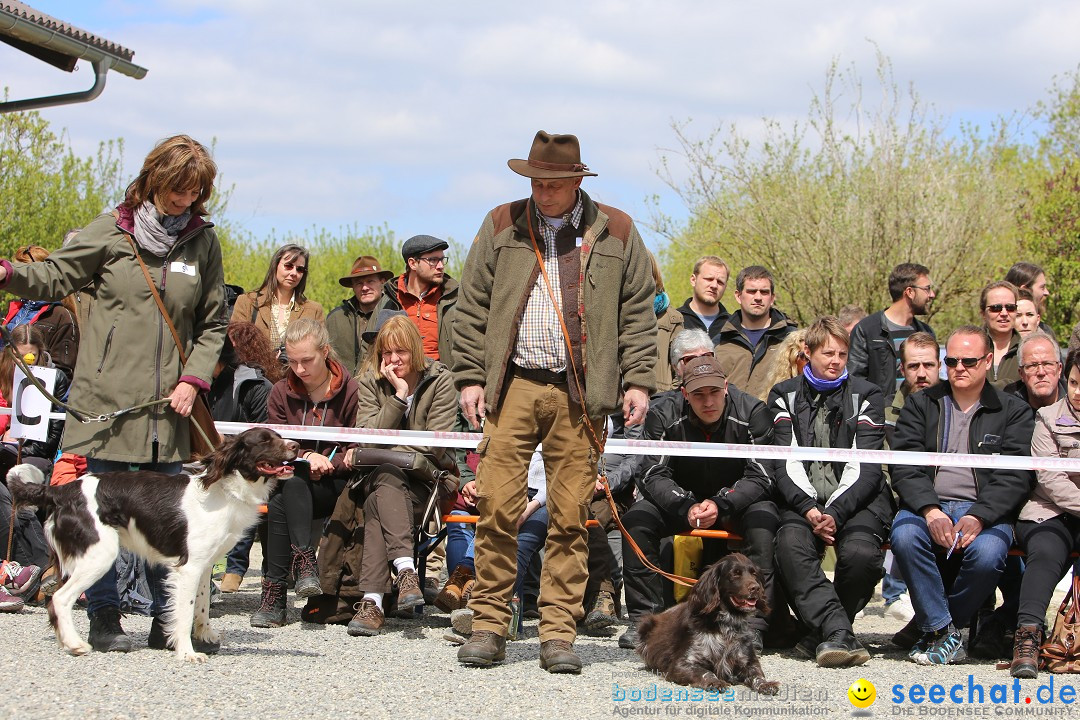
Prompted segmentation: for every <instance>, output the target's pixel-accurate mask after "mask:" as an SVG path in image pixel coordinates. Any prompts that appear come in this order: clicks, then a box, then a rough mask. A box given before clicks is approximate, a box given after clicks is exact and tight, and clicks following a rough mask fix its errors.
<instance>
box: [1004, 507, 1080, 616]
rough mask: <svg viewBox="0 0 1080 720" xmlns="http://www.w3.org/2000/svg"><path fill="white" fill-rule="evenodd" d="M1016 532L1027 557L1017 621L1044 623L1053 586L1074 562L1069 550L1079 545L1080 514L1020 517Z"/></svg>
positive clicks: (1079, 546) (1079, 547)
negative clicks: (1040, 518) (1039, 519)
mask: <svg viewBox="0 0 1080 720" xmlns="http://www.w3.org/2000/svg"><path fill="white" fill-rule="evenodd" d="M1016 536H1017V539H1018V540H1019V541H1020V547H1022V548H1023V549H1024V555H1025V556H1026V559H1027V570H1026V571H1025V572H1024V577H1023V580H1022V582H1021V585H1020V610H1019V612H1018V613H1017V616H1016V623H1017V626H1020V625H1037V626H1039V627H1043V626H1044V625H1045V624H1046V610H1047V607H1048V606H1049V605H1050V598H1051V597H1052V596H1053V594H1054V586H1056V585H1057V584H1058V581H1059V580H1061V578H1063V577H1064V576H1065V573H1066V572H1067V571H1068V569H1069V566H1070V565H1071V564H1072V562H1073V560H1072V558H1071V557H1069V554H1070V553H1071V552H1072V551H1073V550H1074V549H1080V518H1077V517H1076V516H1075V515H1069V514H1065V515H1058V516H1057V517H1055V518H1050V519H1049V520H1044V521H1043V522H1041V523H1036V522H1028V521H1026V520H1021V521H1020V522H1018V523H1016Z"/></svg>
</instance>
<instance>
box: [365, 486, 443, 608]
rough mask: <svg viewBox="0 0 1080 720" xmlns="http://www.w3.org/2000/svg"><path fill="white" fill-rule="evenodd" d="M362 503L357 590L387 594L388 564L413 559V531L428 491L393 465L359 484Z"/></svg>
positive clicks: (429, 492) (425, 501) (414, 531)
mask: <svg viewBox="0 0 1080 720" xmlns="http://www.w3.org/2000/svg"><path fill="white" fill-rule="evenodd" d="M360 489H361V491H362V493H363V497H364V503H363V509H364V550H363V553H364V554H363V557H362V558H361V560H360V580H359V583H358V584H359V589H360V591H361V592H362V593H364V592H377V593H387V592H390V590H391V589H393V586H392V584H391V582H390V563H392V562H393V561H394V560H396V559H398V558H403V557H413V550H414V545H415V535H416V527H417V525H418V523H419V522H420V521H421V519H422V518H421V517H420V516H421V515H422V514H423V512H424V507H425V505H426V503H427V501H428V498H429V497H430V495H431V488H430V487H428V486H425V485H424V484H423V483H421V482H418V481H416V480H412V479H410V478H409V477H408V476H407V475H406V474H405V472H404V471H402V470H401V469H400V468H398V467H395V466H393V465H380V466H379V467H377V468H375V469H374V470H372V471H371V473H370V474H369V475H368V476H367V477H366V478H364V480H363V482H362V483H361V484H360Z"/></svg>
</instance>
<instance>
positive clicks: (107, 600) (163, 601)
mask: <svg viewBox="0 0 1080 720" xmlns="http://www.w3.org/2000/svg"><path fill="white" fill-rule="evenodd" d="M183 468H184V464H183V463H179V462H174V463H160V462H159V463H126V462H118V461H116V460H96V459H94V458H86V471H87V472H88V473H102V472H127V471H129V470H153V471H154V472H161V473H165V474H167V475H179V474H180V471H181V470H183ZM167 575H168V570H166V569H165V568H164V567H162V566H160V565H153V564H150V563H147V564H146V581H147V584H148V585H149V586H150V593H151V594H152V595H153V596H154V597H153V601H154V602H153V604H152V605H151V606H150V614H151V615H153V616H154V617H157V616H158V615H161V614H162V613H163V612H165V609H166V608H167V607H168V605H169V596H168V594H167V593H166V591H165V577H166V576H167ZM86 602H87V605H86V614H87V615H89V616H90V617H94V613H95V612H97V611H99V610H103V609H105V608H107V607H113V608H118V609H119V607H120V593H119V592H118V591H117V589H116V566H115V564H114V565H112V566H111V567H110V568H109V569H108V571H107V572H106V573H105V574H104V575H102V576H101V577H100V578H99V579H98V581H97V582H96V583H94V584H93V585H91V586H90V587H89V588H87V589H86Z"/></svg>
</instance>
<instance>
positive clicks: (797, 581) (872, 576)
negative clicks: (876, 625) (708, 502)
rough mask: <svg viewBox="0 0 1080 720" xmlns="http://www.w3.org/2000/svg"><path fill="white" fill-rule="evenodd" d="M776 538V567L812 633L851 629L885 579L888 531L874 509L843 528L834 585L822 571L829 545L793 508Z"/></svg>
mask: <svg viewBox="0 0 1080 720" xmlns="http://www.w3.org/2000/svg"><path fill="white" fill-rule="evenodd" d="M781 521H782V524H781V527H780V532H778V533H777V535H776V565H777V569H778V570H779V571H780V581H781V583H782V584H783V586H784V590H785V592H786V593H787V597H788V600H789V601H790V603H791V606H792V608H794V610H795V614H796V615H797V616H798V618H799V620H801V621H802V623H803V625H805V626H806V627H807V629H808V630H810V631H811V632H814V633H817V634H819V635H821V636H822V637H828V636H829V635H831V634H832V633H834V632H836V631H837V630H847V631H849V632H850V631H851V623H852V622H853V621H854V620H855V614H856V613H857V612H859V611H860V610H862V609H863V608H864V607H866V604H867V603H868V602H870V598H872V597H873V596H874V588H875V587H876V586H877V584H878V581H879V580H881V578H882V576H883V575H884V560H885V553H884V552H883V551H882V549H881V543H882V541H883V539H884V538H885V537H886V535H887V534H888V533H887V530H886V528H885V527H884V525H883V524H882V522H881V521H880V520H879V519H878V518H877V516H875V515H874V514H873V513H871V512H870V511H869V510H860V511H859V512H857V513H856V514H855V515H854V517H852V518H850V519H849V520H848V521H847V523H846V524H845V525H844V526H843V527H842V528H839V530H838V532H837V536H836V573H835V575H834V581H833V582H829V578H827V577H826V576H825V572H824V571H823V570H822V569H821V558H822V556H823V555H824V554H825V544H824V543H823V542H822V541H821V539H820V538H818V536H817V535H814V532H813V530H812V529H811V528H810V523H808V522H807V521H806V518H804V517H803V516H802V515H799V514H798V513H796V512H794V511H793V510H788V509H785V510H783V511H782V512H781Z"/></svg>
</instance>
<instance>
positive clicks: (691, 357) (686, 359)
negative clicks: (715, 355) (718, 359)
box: [679, 350, 712, 365]
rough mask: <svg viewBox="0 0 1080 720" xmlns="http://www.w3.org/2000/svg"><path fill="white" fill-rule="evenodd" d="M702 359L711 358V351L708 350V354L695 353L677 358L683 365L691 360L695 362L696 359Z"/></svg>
mask: <svg viewBox="0 0 1080 720" xmlns="http://www.w3.org/2000/svg"><path fill="white" fill-rule="evenodd" d="M703 357H712V351H711V350H710V351H709V352H702V353H697V354H696V355H683V356H682V357H681V358H679V362H680V363H682V364H683V365H685V364H686V363H688V362H690V361H691V360H697V359H698V358H703Z"/></svg>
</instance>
